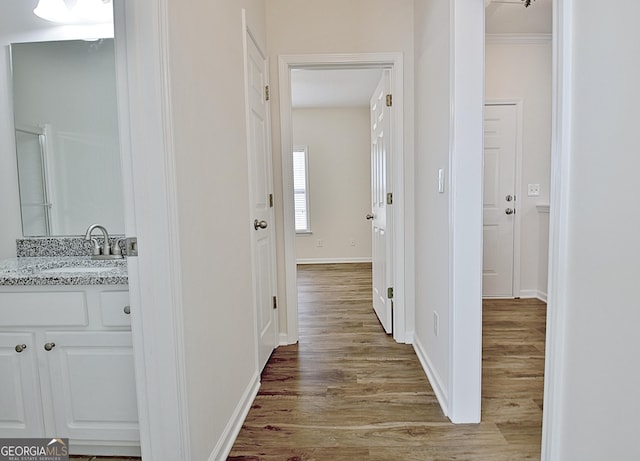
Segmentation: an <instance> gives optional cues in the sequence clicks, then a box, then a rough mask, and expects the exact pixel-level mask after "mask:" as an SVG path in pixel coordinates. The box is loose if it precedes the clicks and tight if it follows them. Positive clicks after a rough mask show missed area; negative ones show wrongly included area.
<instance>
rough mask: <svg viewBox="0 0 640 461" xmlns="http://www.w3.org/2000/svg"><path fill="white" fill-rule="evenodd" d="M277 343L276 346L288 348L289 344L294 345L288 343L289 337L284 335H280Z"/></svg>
mask: <svg viewBox="0 0 640 461" xmlns="http://www.w3.org/2000/svg"><path fill="white" fill-rule="evenodd" d="M278 341H279V343H278V346H290V345H291V344H295V343H292V342H290V341H289V335H288V334H286V333H280V335H279V336H278Z"/></svg>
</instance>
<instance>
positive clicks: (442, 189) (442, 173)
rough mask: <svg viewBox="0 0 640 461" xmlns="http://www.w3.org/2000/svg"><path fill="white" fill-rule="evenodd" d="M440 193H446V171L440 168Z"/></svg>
mask: <svg viewBox="0 0 640 461" xmlns="http://www.w3.org/2000/svg"><path fill="white" fill-rule="evenodd" d="M438 192H439V193H441V194H442V193H444V169H443V168H440V169H439V170H438Z"/></svg>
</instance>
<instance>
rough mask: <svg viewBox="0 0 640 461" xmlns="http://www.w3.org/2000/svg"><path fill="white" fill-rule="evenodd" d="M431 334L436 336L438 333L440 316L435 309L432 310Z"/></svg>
mask: <svg viewBox="0 0 640 461" xmlns="http://www.w3.org/2000/svg"><path fill="white" fill-rule="evenodd" d="M433 334H434V335H436V336H438V335H439V334H440V316H439V315H438V313H437V312H436V311H433Z"/></svg>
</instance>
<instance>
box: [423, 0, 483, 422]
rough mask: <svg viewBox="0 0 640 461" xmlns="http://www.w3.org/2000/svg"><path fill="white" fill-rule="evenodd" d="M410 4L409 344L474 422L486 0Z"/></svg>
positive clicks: (440, 388)
mask: <svg viewBox="0 0 640 461" xmlns="http://www.w3.org/2000/svg"><path fill="white" fill-rule="evenodd" d="M415 5H416V12H415V18H416V22H415V45H416V95H417V97H416V101H417V102H416V168H415V182H416V229H415V230H416V259H415V260H416V332H415V341H414V344H415V349H416V352H417V354H418V357H419V358H420V360H421V362H422V364H423V366H424V367H425V370H426V371H427V374H428V375H429V379H430V381H431V384H432V386H433V388H434V390H435V391H436V394H437V396H438V399H439V401H440V403H441V405H442V408H443V411H444V412H445V414H447V415H448V416H449V418H450V419H451V420H452V421H453V422H456V423H472V422H478V421H479V420H480V400H481V394H480V378H481V355H482V354H481V348H482V306H481V292H482V281H481V272H482V211H481V210H482V147H481V146H482V136H483V133H482V125H483V121H482V105H483V93H484V91H483V87H484V78H483V69H484V53H483V41H484V27H483V22H482V19H483V13H484V10H483V7H484V5H483V3H482V2H476V1H474V0H438V1H426V0H425V1H416V2H415ZM439 169H443V171H444V177H445V185H444V192H443V193H439V192H438V170H439ZM436 316H437V317H438V319H439V320H438V322H437V324H438V327H437V328H436V327H435V324H436V320H435V318H436ZM436 330H437V333H436Z"/></svg>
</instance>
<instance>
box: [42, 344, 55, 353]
mask: <svg viewBox="0 0 640 461" xmlns="http://www.w3.org/2000/svg"><path fill="white" fill-rule="evenodd" d="M54 347H56V343H46V344H45V345H44V350H45V351H50V350H51V349H53V348H54Z"/></svg>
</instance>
